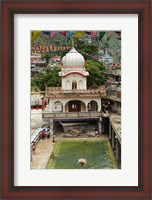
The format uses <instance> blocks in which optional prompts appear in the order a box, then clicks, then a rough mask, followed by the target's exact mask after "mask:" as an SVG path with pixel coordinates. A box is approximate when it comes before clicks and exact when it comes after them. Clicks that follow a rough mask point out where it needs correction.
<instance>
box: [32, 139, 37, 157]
mask: <svg viewBox="0 0 152 200" xmlns="http://www.w3.org/2000/svg"><path fill="white" fill-rule="evenodd" d="M35 150H36V145H35V142H32V152H33V154H36V152H35Z"/></svg>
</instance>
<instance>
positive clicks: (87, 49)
mask: <svg viewBox="0 0 152 200" xmlns="http://www.w3.org/2000/svg"><path fill="white" fill-rule="evenodd" d="M75 47H76V49H77V50H80V51H81V52H80V53H81V54H82V55H83V56H84V58H85V59H90V56H94V55H96V54H98V45H97V44H94V43H88V42H87V41H82V40H76V41H75ZM85 53H87V54H89V55H90V56H87V55H86V54H85Z"/></svg>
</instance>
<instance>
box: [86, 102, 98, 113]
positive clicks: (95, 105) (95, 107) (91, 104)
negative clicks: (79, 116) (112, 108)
mask: <svg viewBox="0 0 152 200" xmlns="http://www.w3.org/2000/svg"><path fill="white" fill-rule="evenodd" d="M88 111H98V103H97V102H96V101H94V100H92V101H90V102H89V103H88Z"/></svg>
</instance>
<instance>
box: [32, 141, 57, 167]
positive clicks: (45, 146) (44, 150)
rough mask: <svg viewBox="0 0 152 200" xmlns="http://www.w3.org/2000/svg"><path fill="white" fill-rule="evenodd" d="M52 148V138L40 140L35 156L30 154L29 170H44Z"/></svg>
mask: <svg viewBox="0 0 152 200" xmlns="http://www.w3.org/2000/svg"><path fill="white" fill-rule="evenodd" d="M53 148H54V144H53V143H52V138H49V139H47V138H45V139H44V140H42V139H40V140H39V141H38V143H37V144H36V151H35V154H33V153H32V161H31V169H45V168H46V165H47V163H48V160H49V158H50V155H51V153H52V150H53Z"/></svg>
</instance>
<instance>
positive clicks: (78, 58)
mask: <svg viewBox="0 0 152 200" xmlns="http://www.w3.org/2000/svg"><path fill="white" fill-rule="evenodd" d="M62 63H63V66H66V67H75V66H77V67H84V64H85V60H84V57H83V56H82V55H81V54H80V53H78V52H77V51H76V50H75V48H72V49H71V50H70V51H69V52H68V53H67V54H66V55H65V56H64V57H63V59H62Z"/></svg>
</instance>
